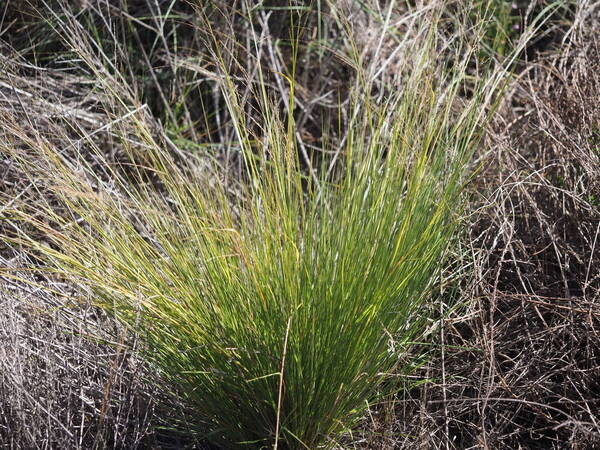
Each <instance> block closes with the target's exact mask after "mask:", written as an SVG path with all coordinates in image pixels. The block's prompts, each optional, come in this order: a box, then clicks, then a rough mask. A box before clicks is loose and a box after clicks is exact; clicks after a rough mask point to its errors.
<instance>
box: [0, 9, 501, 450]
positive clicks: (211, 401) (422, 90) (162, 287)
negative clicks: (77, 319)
mask: <svg viewBox="0 0 600 450" xmlns="http://www.w3.org/2000/svg"><path fill="white" fill-rule="evenodd" d="M422 22H423V23H422V24H421V25H420V26H422V27H424V30H426V33H425V35H426V38H424V39H419V40H417V41H418V45H417V44H414V48H412V49H410V50H411V57H412V67H411V70H410V74H409V75H408V76H406V77H404V79H403V82H402V85H401V89H399V90H398V91H397V92H395V93H390V95H389V96H387V98H386V99H385V101H375V100H371V96H370V95H369V93H370V91H371V90H372V88H373V86H372V84H371V81H370V80H369V79H368V78H364V77H363V78H361V77H358V79H359V80H360V81H359V82H358V83H357V86H356V89H355V90H354V92H353V94H352V96H351V100H350V103H349V106H348V108H349V114H348V117H350V118H351V119H350V123H349V124H348V130H349V131H348V135H347V139H346V140H345V142H344V143H343V145H342V146H341V147H339V148H334V149H327V150H331V151H335V152H336V161H337V162H336V164H335V165H333V166H332V167H333V169H332V170H329V169H328V166H327V164H322V165H321V166H320V167H319V168H315V173H316V175H315V176H311V175H309V174H307V173H306V170H304V169H303V167H302V164H301V162H300V160H299V157H298V154H299V152H298V150H297V148H296V147H295V137H294V136H295V127H294V120H293V115H291V114H290V115H288V116H287V117H280V116H279V115H278V114H277V113H276V112H275V111H276V110H277V107H276V104H275V102H274V100H273V99H272V98H270V97H269V95H267V94H266V91H265V89H264V82H263V83H259V84H258V88H257V90H256V92H255V94H256V98H257V104H258V105H259V107H258V108H257V109H256V110H255V111H254V113H253V115H252V117H248V116H247V115H246V113H245V110H246V108H245V105H244V104H243V102H242V99H241V98H240V96H238V94H237V88H236V86H235V84H234V82H233V80H232V79H231V78H229V77H227V76H225V77H224V78H223V80H224V81H223V84H222V89H223V93H224V96H225V98H226V100H227V103H228V107H229V110H230V114H231V116H232V117H233V120H234V124H235V128H236V133H237V139H238V142H237V146H238V147H239V148H241V152H242V156H243V159H244V163H245V164H244V170H245V173H244V178H245V179H246V180H247V182H243V183H240V184H239V185H236V186H235V187H233V188H232V187H231V186H228V185H225V184H223V183H220V182H218V180H217V182H215V180H214V179H212V180H211V179H209V177H207V176H204V175H202V176H199V175H197V170H196V168H195V167H194V164H193V161H192V160H191V159H190V160H189V161H186V160H183V161H182V160H178V161H177V162H176V161H175V160H174V159H173V157H172V156H171V155H170V154H169V153H168V152H167V151H166V150H165V147H164V146H163V144H162V143H161V142H160V141H158V140H156V139H155V138H153V133H152V132H151V121H149V120H148V118H147V117H146V116H145V114H146V112H145V110H144V109H143V108H139V105H135V104H134V103H135V100H134V99H124V98H120V99H119V101H118V102H117V101H116V102H115V104H119V103H121V104H124V105H127V103H128V102H130V103H132V104H131V105H129V106H130V107H131V109H132V110H135V108H138V109H137V111H136V112H135V114H132V115H131V116H130V120H128V123H129V125H130V126H132V127H133V128H134V129H135V141H137V142H138V143H141V144H142V145H139V146H137V147H135V146H134V145H133V144H131V142H132V139H131V131H130V130H129V129H128V130H127V135H125V134H126V132H125V131H123V136H124V138H125V137H127V139H123V140H122V143H121V144H122V145H123V148H124V149H125V150H126V153H127V161H126V162H125V163H121V164H113V163H109V162H108V161H107V160H106V159H105V157H104V154H103V153H102V151H101V150H100V149H98V148H97V147H95V146H94V144H93V142H92V141H91V140H89V142H87V146H88V148H89V149H91V150H90V151H92V152H95V155H94V157H93V158H87V159H86V158H83V157H81V158H73V157H67V156H65V153H64V152H62V151H61V149H60V148H57V147H55V146H54V145H53V144H52V143H51V142H49V141H48V140H45V139H43V138H42V137H41V136H40V135H39V134H38V135H37V136H36V135H32V133H30V132H29V131H27V130H26V129H24V128H23V127H22V126H21V125H19V124H18V123H17V122H16V120H15V119H14V117H10V114H6V113H4V117H2V120H3V123H4V125H3V127H4V132H5V134H6V135H7V136H12V137H11V138H9V139H6V140H5V141H3V142H2V143H0V150H1V151H2V152H4V153H6V154H9V155H11V157H12V158H15V159H17V160H19V161H20V162H21V163H22V164H23V167H24V168H26V169H27V171H28V173H29V175H30V177H31V182H32V184H33V185H34V186H36V187H37V188H38V189H39V190H40V192H42V191H43V192H50V193H51V194H52V196H51V197H48V196H43V197H42V196H40V200H39V202H38V203H37V205H36V211H32V210H27V208H21V209H16V210H15V209H12V210H7V211H4V213H3V214H4V216H5V217H4V219H3V220H7V221H11V222H12V223H13V224H14V225H15V227H16V228H17V229H18V230H21V232H20V233H18V234H19V236H18V238H15V237H11V238H10V239H11V240H13V241H18V242H19V243H20V244H21V245H23V246H24V247H25V248H28V249H29V250H30V251H31V252H32V253H33V254H34V255H35V256H36V257H37V258H39V259H40V260H42V261H43V263H44V267H45V270H48V271H50V272H52V273H54V274H55V275H56V276H60V277H63V278H65V279H67V280H70V281H72V282H75V283H79V284H80V285H81V286H84V287H89V288H90V289H92V290H93V292H95V295H96V298H97V303H98V305H100V306H102V307H103V308H105V309H106V310H108V311H112V312H114V314H115V315H116V316H117V317H118V318H119V319H120V320H121V321H122V322H123V323H124V324H126V325H127V326H129V327H130V328H131V329H132V330H135V331H136V332H138V333H140V335H141V337H142V338H143V339H144V340H145V341H146V343H147V354H146V356H147V357H148V358H149V359H150V360H151V361H152V363H153V364H155V366H156V368H157V369H158V370H159V371H160V373H161V375H162V376H164V377H165V378H167V379H168V380H170V381H171V382H172V383H173V385H174V386H176V388H177V390H178V391H179V392H180V393H181V395H183V396H184V398H185V399H186V400H187V401H188V402H189V404H190V405H192V406H193V407H194V408H195V411H196V412H197V415H198V422H199V424H201V425H199V426H203V427H206V429H207V430H208V431H209V434H208V437H209V438H210V439H211V440H212V441H214V442H216V443H218V444H221V445H223V446H224V447H226V448H234V447H246V446H249V447H256V448H267V447H279V448H309V449H313V448H317V447H319V446H329V445H332V442H334V440H335V437H336V436H339V434H340V433H342V432H343V431H345V430H347V429H349V428H351V427H352V426H353V425H355V424H356V423H357V421H358V420H360V419H361V417H362V416H363V414H364V412H365V408H366V407H367V405H368V404H369V402H372V401H374V400H376V398H377V396H378V395H382V394H386V393H389V392H390V390H393V389H395V388H396V387H395V385H394V384H393V383H391V382H389V379H388V377H386V374H391V373H393V372H394V371H397V370H400V368H401V367H402V366H403V365H405V364H408V363H409V361H406V359H405V357H404V355H405V351H406V350H407V349H408V347H409V346H410V343H411V342H412V341H413V340H414V339H415V338H417V337H418V336H419V334H420V333H422V331H423V330H424V327H425V326H426V325H427V323H428V318H429V317H428V315H427V311H428V308H427V302H428V300H429V299H430V298H431V294H432V288H433V287H434V286H435V283H436V280H437V276H438V274H439V272H440V268H441V267H442V266H443V254H444V252H445V250H446V248H447V246H448V243H449V242H450V240H451V238H452V236H453V235H454V233H455V230H456V226H457V219H458V214H459V213H460V204H461V203H460V190H461V186H462V184H463V183H464V181H465V176H466V168H467V167H468V162H469V159H470V157H471V154H472V152H473V149H474V147H475V146H476V144H477V142H478V139H479V136H480V132H481V127H482V125H483V124H484V122H485V120H486V117H487V114H488V112H489V110H490V107H491V106H492V105H491V102H492V99H493V93H494V92H495V89H496V88H497V87H498V86H499V85H500V83H501V81H502V79H503V75H504V70H503V69H497V70H494V71H492V72H491V73H490V74H488V75H487V76H485V77H483V78H482V79H481V80H479V81H476V82H473V81H471V80H467V69H468V67H467V62H468V61H469V60H470V57H471V56H473V55H474V51H475V50H474V49H469V48H468V47H467V46H466V43H465V46H464V47H463V46H462V44H463V43H462V42H458V43H454V44H453V45H454V48H458V49H459V50H460V52H459V51H457V52H456V55H458V56H456V57H452V58H451V61H447V63H440V61H439V59H438V56H437V54H436V50H437V49H438V48H439V47H440V45H441V43H440V42H439V41H438V38H437V26H438V25H439V24H438V22H437V19H436V16H435V15H433V16H432V15H430V14H428V15H427V18H425V16H424V18H423V20H422ZM86 57H87V58H89V55H87V56H86ZM219 58H220V55H219V54H218V53H217V54H216V59H217V61H218V60H219ZM82 59H83V60H84V61H85V60H86V58H84V57H82ZM356 60H357V61H358V58H357V59H356ZM356 64H357V67H356V69H357V70H360V69H359V67H360V66H359V62H357V63H356ZM97 76H98V77H99V79H100V80H101V77H102V74H101V73H100V74H98V73H97ZM115 79H116V78H113V81H114V80H115ZM467 81H468V83H467ZM287 82H289V83H290V91H291V95H290V99H289V100H290V101H291V102H292V103H293V98H294V95H293V92H294V80H293V78H291V77H290V78H289V79H288V80H287ZM466 84H469V85H470V86H471V94H470V96H469V97H465V96H462V95H459V94H460V93H461V89H463V88H464V86H465V85H466ZM108 89H109V92H124V91H126V90H125V89H124V90H123V91H118V90H117V89H115V88H114V87H111V86H108ZM290 110H293V107H292V108H290ZM248 124H251V125H252V127H250V126H249V125H248ZM75 148H76V147H75V146H74V147H73V148H72V149H69V151H70V152H73V151H75ZM98 161H100V164H101V166H102V176H100V175H97V173H98V170H97V165H98ZM211 174H216V175H214V176H222V175H223V174H222V173H219V170H218V168H217V167H216V166H215V168H214V170H213V171H212V172H211ZM132 179H135V180H136V182H135V183H132V182H131V180H132ZM57 205H58V206H57ZM26 224H27V226H26ZM32 227H33V229H35V230H37V231H38V232H42V233H43V234H44V236H45V239H44V240H38V239H35V238H33V237H32V235H31V234H30V232H28V231H27V232H26V230H31V229H32ZM332 439H333V440H332Z"/></svg>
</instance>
